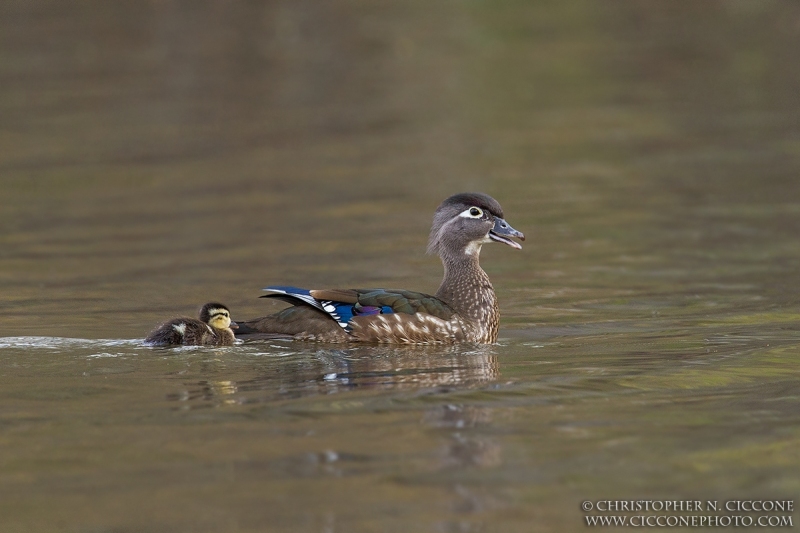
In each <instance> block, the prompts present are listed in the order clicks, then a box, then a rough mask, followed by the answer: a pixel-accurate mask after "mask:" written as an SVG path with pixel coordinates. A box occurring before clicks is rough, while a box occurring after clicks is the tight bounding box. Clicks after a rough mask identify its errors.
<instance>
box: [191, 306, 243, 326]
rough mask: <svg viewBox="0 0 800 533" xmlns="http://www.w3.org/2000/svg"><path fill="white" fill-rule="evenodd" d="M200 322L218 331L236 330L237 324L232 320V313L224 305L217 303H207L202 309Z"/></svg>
mask: <svg viewBox="0 0 800 533" xmlns="http://www.w3.org/2000/svg"><path fill="white" fill-rule="evenodd" d="M200 320H201V321H203V322H205V323H206V324H208V325H209V326H211V327H212V328H216V329H227V328H231V329H236V328H237V327H238V326H237V325H236V322H233V321H232V320H231V312H230V310H229V309H228V308H227V307H225V306H224V305H222V304H220V303H216V302H211V303H207V304H206V305H204V306H203V307H202V308H201V309H200Z"/></svg>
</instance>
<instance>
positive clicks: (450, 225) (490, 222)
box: [428, 192, 525, 258]
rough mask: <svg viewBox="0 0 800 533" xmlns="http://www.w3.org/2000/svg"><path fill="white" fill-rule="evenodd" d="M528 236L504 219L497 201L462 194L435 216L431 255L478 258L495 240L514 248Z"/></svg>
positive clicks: (430, 242) (429, 242) (481, 195)
mask: <svg viewBox="0 0 800 533" xmlns="http://www.w3.org/2000/svg"><path fill="white" fill-rule="evenodd" d="M513 238H517V239H519V240H522V241H524V240H525V235H523V234H522V232H520V231H517V230H515V229H514V228H512V227H511V225H510V224H509V223H508V222H506V221H505V219H504V218H503V208H502V207H500V204H499V203H497V200H495V199H494V198H492V197H491V196H489V195H488V194H483V193H479V192H473V193H461V194H456V195H454V196H451V197H450V198H448V199H446V200H445V201H444V202H442V204H441V205H440V206H439V207H438V208H437V209H436V213H435V214H434V215H433V226H432V227H431V235H430V238H429V240H428V253H430V254H436V255H439V256H440V257H443V258H445V257H458V256H463V255H465V254H466V255H474V256H476V257H477V256H478V254H480V251H481V246H482V245H484V244H486V243H489V242H492V241H495V242H502V243H503V244H507V245H509V246H511V247H512V248H517V249H521V248H522V246H521V245H520V244H519V243H518V242H516V241H514V240H512V239H513Z"/></svg>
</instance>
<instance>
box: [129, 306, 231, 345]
mask: <svg viewBox="0 0 800 533" xmlns="http://www.w3.org/2000/svg"><path fill="white" fill-rule="evenodd" d="M237 327H238V326H237V325H236V322H233V321H232V320H231V312H230V310H229V309H228V308H227V307H225V306H224V305H222V304H220V303H215V302H211V303H207V304H205V305H204V306H203V307H202V308H201V309H200V320H197V319H196V318H173V319H172V320H170V321H168V322H164V323H163V324H161V325H160V326H158V327H157V328H156V329H154V330H153V331H152V332H151V333H150V335H148V336H147V338H146V339H145V340H144V342H145V343H147V344H151V345H153V346H180V345H183V346H201V345H210V346H232V345H233V343H234V341H235V340H236V338H235V337H234V335H233V331H232V330H233V329H236V328H237Z"/></svg>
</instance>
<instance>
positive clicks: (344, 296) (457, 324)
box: [238, 193, 525, 344]
mask: <svg viewBox="0 0 800 533" xmlns="http://www.w3.org/2000/svg"><path fill="white" fill-rule="evenodd" d="M513 237H516V238H519V239H520V240H525V236H524V235H523V234H522V233H521V232H519V231H517V230H515V229H514V228H512V227H511V226H510V225H509V224H508V223H507V222H506V221H505V220H504V219H503V209H502V208H501V207H500V204H499V203H497V201H496V200H495V199H494V198H492V197H491V196H488V195H486V194H483V193H463V194H456V195H455V196H451V197H450V198H448V199H446V200H445V201H444V202H442V204H441V205H440V206H439V207H438V209H436V213H435V214H434V216H433V227H432V228H431V234H430V239H429V241H428V253H430V254H436V255H438V256H439V257H440V258H441V259H442V264H443V265H444V279H443V280H442V284H441V286H440V287H439V290H438V291H436V295H435V296H430V295H427V294H422V293H419V292H412V291H405V290H389V289H322V290H307V289H299V288H296V287H279V286H273V287H267V288H266V289H264V290H265V291H267V294H266V295H265V296H262V298H277V299H280V300H284V301H286V302H289V303H291V304H293V307H289V308H287V309H284V310H282V311H279V312H278V313H275V314H274V315H270V316H266V317H262V318H256V319H253V320H248V321H244V322H240V323H239V331H238V333H239V334H242V333H261V334H266V335H260V337H267V338H281V337H282V338H287V337H288V338H294V339H298V340H310V341H321V342H354V341H355V342H379V343H414V344H433V343H448V344H449V343H456V342H475V343H494V342H495V341H497V330H498V326H499V311H498V306H497V297H496V296H495V294H494V289H493V288H492V284H491V282H490V281H489V276H487V275H486V272H484V271H483V269H481V267H480V265H479V263H478V259H479V255H480V252H481V246H483V245H484V244H486V243H489V242H492V241H496V242H502V243H503V244H507V245H509V246H511V247H512V248H517V249H521V248H522V246H520V245H519V243H517V242H516V241H513V240H512V239H511V238H513Z"/></svg>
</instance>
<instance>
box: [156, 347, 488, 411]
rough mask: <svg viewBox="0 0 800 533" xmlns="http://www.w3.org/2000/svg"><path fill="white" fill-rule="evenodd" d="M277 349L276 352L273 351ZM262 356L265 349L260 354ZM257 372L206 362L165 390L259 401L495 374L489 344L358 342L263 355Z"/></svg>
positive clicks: (179, 397) (437, 384) (207, 398)
mask: <svg viewBox="0 0 800 533" xmlns="http://www.w3.org/2000/svg"><path fill="white" fill-rule="evenodd" d="M276 352H277V350H276ZM263 355H265V356H268V355H270V354H269V353H265V354H263ZM260 361H262V362H263V364H260V365H258V367H257V372H245V373H242V372H241V371H228V370H227V369H226V367H225V364H226V363H225V362H224V361H222V360H220V361H219V363H218V366H215V365H214V364H213V363H206V365H207V366H206V367H205V368H204V370H203V372H204V373H206V374H207V375H208V377H207V379H204V380H202V381H197V382H195V384H194V385H191V384H187V386H188V387H187V389H186V390H183V391H181V392H178V393H174V394H170V395H169V399H171V400H175V401H185V402H190V404H189V406H190V407H191V405H192V402H199V403H198V404H197V405H196V406H197V407H200V406H208V404H207V402H211V403H212V404H213V405H222V404H231V403H237V404H245V403H263V402H270V401H275V400H278V399H291V398H300V397H306V396H314V395H319V394H333V393H337V392H342V391H346V390H354V389H387V390H391V389H439V390H440V391H441V390H449V389H451V388H452V389H461V388H469V387H474V386H480V385H483V384H486V383H490V382H493V381H495V380H497V379H498V377H499V375H500V371H499V366H498V362H497V348H496V347H495V346H490V345H474V346H471V345H454V346H435V347H434V346H389V345H386V346H363V345H351V346H348V347H346V348H335V349H329V348H323V349H316V350H308V351H303V352H295V353H294V354H292V355H291V356H288V357H287V356H284V357H274V356H273V357H263V358H261V359H260Z"/></svg>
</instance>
